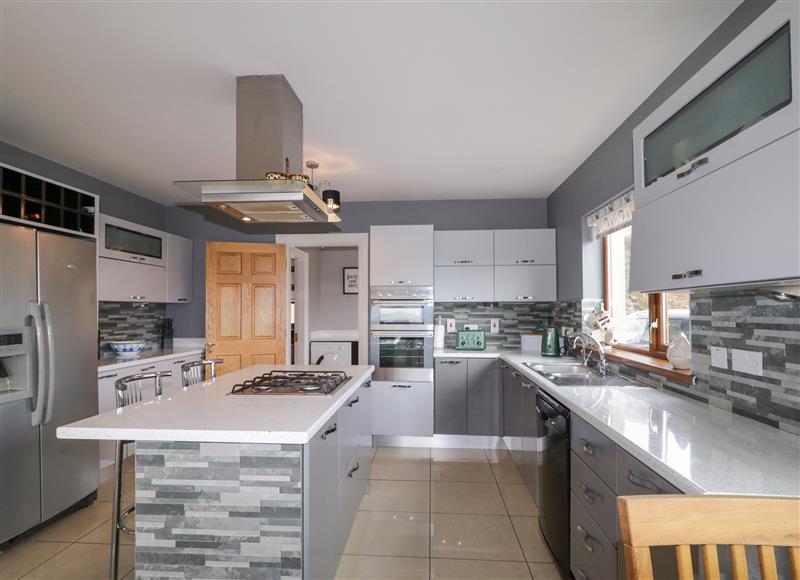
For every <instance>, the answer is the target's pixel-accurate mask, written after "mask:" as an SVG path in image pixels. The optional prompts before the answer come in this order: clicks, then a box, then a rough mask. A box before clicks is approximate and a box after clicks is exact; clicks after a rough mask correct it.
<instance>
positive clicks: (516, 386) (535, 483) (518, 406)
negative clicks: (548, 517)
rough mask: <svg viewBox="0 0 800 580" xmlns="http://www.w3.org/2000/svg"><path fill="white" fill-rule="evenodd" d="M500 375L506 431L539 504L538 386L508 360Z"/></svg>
mask: <svg viewBox="0 0 800 580" xmlns="http://www.w3.org/2000/svg"><path fill="white" fill-rule="evenodd" d="M500 378H501V391H502V394H503V398H502V411H503V412H502V435H503V438H504V440H505V442H506V445H507V446H508V448H509V451H510V452H511V458H512V459H513V460H514V464H515V465H516V466H517V469H518V470H519V473H520V476H521V477H522V481H523V483H525V486H526V487H527V488H528V492H529V493H530V495H531V498H533V500H534V502H536V504H537V505H538V504H539V502H540V501H541V494H540V489H539V471H540V469H541V464H542V453H541V450H542V448H543V446H544V441H543V433H542V426H541V422H540V420H539V413H538V412H537V411H536V390H537V386H536V384H535V383H533V382H531V381H529V380H528V379H526V378H525V377H523V376H522V375H521V374H520V373H519V372H518V371H515V370H514V369H513V368H512V367H511V366H510V365H508V364H506V363H501V364H500Z"/></svg>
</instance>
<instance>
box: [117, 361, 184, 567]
mask: <svg viewBox="0 0 800 580" xmlns="http://www.w3.org/2000/svg"><path fill="white" fill-rule="evenodd" d="M171 376H172V371H160V372H155V373H140V374H136V375H128V376H127V377H122V378H120V379H117V381H116V382H115V383H114V391H115V393H116V402H117V409H122V408H123V407H127V406H128V405H132V404H134V403H139V402H141V401H142V386H143V383H145V382H146V381H150V380H152V381H153V388H154V390H155V395H156V397H160V396H161V392H162V387H161V379H162V378H163V377H171ZM128 443H133V441H127V440H120V441H117V442H116V450H115V454H114V505H113V509H112V514H111V562H110V567H111V570H110V573H109V578H111V580H117V576H118V573H117V563H118V560H119V533H120V532H125V533H126V534H130V535H133V534H134V533H136V530H134V529H133V528H129V527H128V526H126V525H125V518H127V517H128V516H129V515H130V514H132V513H133V512H134V510H135V509H136V504H135V503H134V504H133V505H131V506H129V507H127V508H126V509H125V510H124V511H123V512H122V513H120V503H121V501H122V461H123V459H124V451H125V445H127V444H128Z"/></svg>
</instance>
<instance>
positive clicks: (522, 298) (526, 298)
mask: <svg viewBox="0 0 800 580" xmlns="http://www.w3.org/2000/svg"><path fill="white" fill-rule="evenodd" d="M517 300H533V296H517Z"/></svg>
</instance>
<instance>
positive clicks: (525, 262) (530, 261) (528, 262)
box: [516, 259, 536, 264]
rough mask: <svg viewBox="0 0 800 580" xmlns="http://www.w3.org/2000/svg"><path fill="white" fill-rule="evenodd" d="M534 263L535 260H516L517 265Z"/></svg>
mask: <svg viewBox="0 0 800 580" xmlns="http://www.w3.org/2000/svg"><path fill="white" fill-rule="evenodd" d="M535 261H536V260H527V259H522V260H517V261H516V262H517V264H533V263H534V262H535Z"/></svg>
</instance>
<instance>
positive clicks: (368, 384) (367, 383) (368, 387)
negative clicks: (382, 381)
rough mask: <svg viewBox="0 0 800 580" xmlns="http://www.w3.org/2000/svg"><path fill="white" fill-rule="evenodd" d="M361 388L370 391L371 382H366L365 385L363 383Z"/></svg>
mask: <svg viewBox="0 0 800 580" xmlns="http://www.w3.org/2000/svg"><path fill="white" fill-rule="evenodd" d="M362 386H363V387H364V388H365V389H371V388H372V381H367V382H366V383H364V384H363V385H362Z"/></svg>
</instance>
